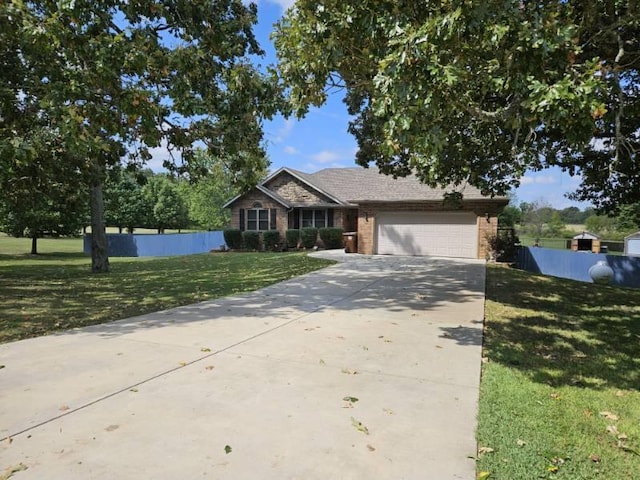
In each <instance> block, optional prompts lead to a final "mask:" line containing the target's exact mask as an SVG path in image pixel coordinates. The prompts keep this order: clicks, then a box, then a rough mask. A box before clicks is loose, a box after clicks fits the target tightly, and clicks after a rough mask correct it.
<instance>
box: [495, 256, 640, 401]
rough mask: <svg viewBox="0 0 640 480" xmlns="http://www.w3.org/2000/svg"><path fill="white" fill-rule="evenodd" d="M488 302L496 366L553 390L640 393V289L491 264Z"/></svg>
mask: <svg viewBox="0 0 640 480" xmlns="http://www.w3.org/2000/svg"><path fill="white" fill-rule="evenodd" d="M487 300H489V301H490V302H489V304H488V306H487V324H486V328H485V348H486V353H485V355H487V356H488V357H489V359H490V361H493V362H498V363H501V364H504V365H506V366H508V367H510V368H515V369H517V370H520V371H521V372H523V373H525V374H526V375H528V376H529V377H530V378H531V379H533V380H534V381H536V382H539V383H544V384H549V385H552V386H561V385H571V386H578V387H588V388H596V389H602V388H619V389H637V388H639V386H640V291H637V290H630V289H621V288H614V287H602V286H598V285H594V284H587V283H581V282H575V281H570V280H561V279H557V278H553V277H543V276H538V275H532V274H530V273H526V272H522V271H519V270H514V269H509V268H500V267H491V268H489V269H488V273H487ZM491 302H497V303H496V304H493V303H491Z"/></svg>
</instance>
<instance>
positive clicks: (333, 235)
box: [318, 227, 344, 248]
mask: <svg viewBox="0 0 640 480" xmlns="http://www.w3.org/2000/svg"><path fill="white" fill-rule="evenodd" d="M318 233H319V234H320V239H321V240H322V243H324V248H342V246H343V243H342V234H343V233H344V230H343V229H342V228H335V227H334V228H321V229H320V230H318Z"/></svg>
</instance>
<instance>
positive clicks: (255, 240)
mask: <svg viewBox="0 0 640 480" xmlns="http://www.w3.org/2000/svg"><path fill="white" fill-rule="evenodd" d="M242 241H243V243H244V248H246V249H247V250H260V232H254V231H248V232H242Z"/></svg>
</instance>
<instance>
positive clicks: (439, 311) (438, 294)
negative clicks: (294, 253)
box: [0, 252, 485, 480]
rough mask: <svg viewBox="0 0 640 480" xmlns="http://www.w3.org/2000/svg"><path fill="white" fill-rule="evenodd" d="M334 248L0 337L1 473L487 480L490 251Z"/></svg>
mask: <svg viewBox="0 0 640 480" xmlns="http://www.w3.org/2000/svg"><path fill="white" fill-rule="evenodd" d="M327 254H328V255H330V256H331V255H333V256H334V257H336V258H338V259H340V260H342V262H341V263H339V264H337V265H335V266H332V267H329V268H326V269H324V270H322V271H319V272H314V273H311V274H308V275H304V276H302V277H298V278H295V279H293V280H291V281H287V282H284V283H280V284H278V285H274V286H272V287H269V288H266V289H263V290H260V291H257V292H254V293H252V294H248V295H242V296H237V297H229V298H224V299H220V300H215V301H209V302H204V303H199V304H195V305H190V306H186V307H181V308H176V309H172V310H167V311H163V312H158V313H154V314H149V315H144V316H141V317H137V318H131V319H126V320H122V321H118V322H113V323H110V324H105V325H97V326H94V327H90V328H85V329H80V330H76V331H70V332H66V333H63V334H59V335H54V336H49V337H42V338H36V339H31V340H25V341H20V342H15V343H10V344H4V345H0V365H4V368H2V369H0V438H2V440H1V441H0V475H2V473H4V472H5V471H9V470H11V469H14V470H15V471H16V473H15V474H14V477H12V478H15V479H16V480H23V479H38V480H42V479H83V480H85V479H110V480H111V479H195V478H215V479H304V480H309V479H322V480H329V479H374V478H375V479H393V480H398V479H438V480H444V479H469V480H471V479H473V478H474V471H475V467H474V461H473V460H472V459H471V458H470V457H473V456H474V455H475V451H476V443H475V424H476V410H477V401H478V384H479V377H480V364H481V343H482V319H483V306H484V279H485V270H484V262H480V261H463V260H450V259H440V258H413V257H362V256H359V255H348V256H345V255H343V254H341V253H335V252H327V253H325V255H327ZM25 467H26V469H24V468H25Z"/></svg>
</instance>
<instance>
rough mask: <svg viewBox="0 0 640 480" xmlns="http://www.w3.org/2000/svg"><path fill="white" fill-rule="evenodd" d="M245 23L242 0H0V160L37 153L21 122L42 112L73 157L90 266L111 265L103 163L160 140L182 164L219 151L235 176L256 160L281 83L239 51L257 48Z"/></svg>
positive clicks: (251, 169)
mask: <svg viewBox="0 0 640 480" xmlns="http://www.w3.org/2000/svg"><path fill="white" fill-rule="evenodd" d="M255 22H256V7H255V5H253V4H251V5H248V6H247V5H245V3H244V2H242V1H241V0H199V1H186V0H164V1H162V2H157V1H154V0H103V1H100V2H96V1H94V0H58V1H53V0H33V1H26V0H7V1H4V2H2V3H1V4H0V108H1V110H0V162H2V164H0V168H4V165H6V164H7V163H8V161H9V160H11V161H19V162H22V163H25V164H28V163H30V162H32V161H33V160H34V159H35V158H37V157H39V156H41V155H42V153H43V152H39V151H37V145H34V144H33V142H32V141H31V131H32V129H33V127H34V125H36V124H41V123H43V122H45V123H46V126H47V128H50V129H52V130H53V131H55V133H56V135H58V136H59V137H60V138H62V139H63V146H64V148H65V149H66V152H67V154H68V155H69V156H72V157H73V158H80V159H82V163H81V165H80V167H79V168H80V171H81V172H82V174H83V178H84V181H85V182H86V183H87V185H88V186H89V189H90V195H91V210H92V222H91V223H92V239H93V242H92V252H93V253H92V270H93V271H94V272H106V271H108V270H109V263H108V257H107V253H106V238H105V234H104V207H103V199H102V185H103V182H104V178H105V175H106V171H107V169H108V167H109V166H110V165H114V164H117V163H119V162H120V161H121V159H122V158H125V159H126V161H127V162H129V163H132V164H138V165H142V164H144V163H145V162H147V161H148V160H149V159H150V158H151V151H152V149H154V148H163V149H165V148H166V149H168V150H169V151H170V152H171V153H172V160H170V161H168V162H167V163H168V165H167V166H169V167H172V168H175V169H177V170H181V169H186V168H188V164H189V161H190V160H191V158H192V155H193V150H194V148H196V147H204V148H206V149H207V150H208V151H209V152H210V153H211V154H212V155H216V156H217V157H219V158H222V159H225V160H226V159H228V162H229V165H228V168H229V169H230V170H231V171H233V172H235V173H236V176H235V181H236V183H238V184H240V185H251V184H253V183H254V182H255V181H256V180H257V179H256V178H255V172H256V171H258V172H261V171H263V170H264V162H265V161H266V160H265V156H264V152H263V149H262V125H261V121H262V120H261V119H262V118H264V116H268V115H270V114H272V113H274V111H275V109H276V108H277V103H278V99H279V93H278V91H277V87H276V86H275V83H274V82H272V81H271V80H270V78H268V77H267V76H266V75H263V74H261V73H260V72H259V71H258V70H257V69H256V68H255V67H254V66H253V65H252V64H251V63H250V61H249V57H250V56H251V55H260V54H261V53H262V51H261V50H260V47H259V45H258V44H257V42H256V40H255V38H254V36H253V33H252V27H253V25H254V24H255ZM238 151H243V152H248V154H246V155H237V154H236V153H237V152H238Z"/></svg>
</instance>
